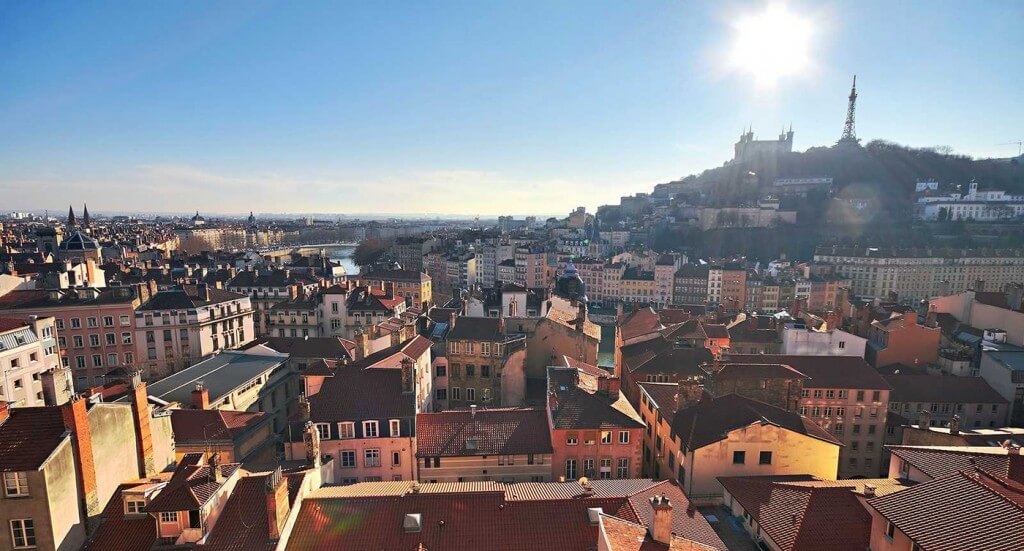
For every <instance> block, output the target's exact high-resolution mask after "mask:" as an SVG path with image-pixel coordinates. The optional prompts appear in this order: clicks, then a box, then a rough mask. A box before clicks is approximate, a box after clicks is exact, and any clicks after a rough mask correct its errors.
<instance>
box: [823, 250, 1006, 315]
mask: <svg viewBox="0 0 1024 551" xmlns="http://www.w3.org/2000/svg"><path fill="white" fill-rule="evenodd" d="M814 262H815V263H817V264H828V265H831V266H832V267H833V269H834V272H835V274H836V275H838V276H840V277H842V278H844V279H847V280H849V281H850V291H851V294H853V295H857V296H867V297H887V296H889V295H890V293H896V294H897V295H898V296H899V297H900V298H901V299H909V300H915V301H916V300H923V299H928V298H930V297H934V296H945V295H951V294H956V293H962V292H965V291H967V290H968V289H975V290H977V291H982V290H984V288H981V289H979V288H978V285H977V284H978V282H983V287H988V288H990V289H999V288H1001V287H1002V286H1003V285H1006V284H1008V283H1015V282H1020V281H1024V251H1022V250H1018V249H939V248H932V249H923V248H922V249H910V248H898V247H867V248H864V247H840V246H824V247H818V248H817V249H815V251H814Z"/></svg>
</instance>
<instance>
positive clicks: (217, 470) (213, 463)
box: [207, 453, 224, 484]
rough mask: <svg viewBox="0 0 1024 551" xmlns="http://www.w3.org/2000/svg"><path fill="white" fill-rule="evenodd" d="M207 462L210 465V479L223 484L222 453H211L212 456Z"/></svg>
mask: <svg viewBox="0 0 1024 551" xmlns="http://www.w3.org/2000/svg"><path fill="white" fill-rule="evenodd" d="M207 464H209V466H210V480H212V481H213V482H216V483H218V484H221V483H223V482H224V471H223V470H222V469H221V464H220V454H219V453H213V454H210V458H209V459H207Z"/></svg>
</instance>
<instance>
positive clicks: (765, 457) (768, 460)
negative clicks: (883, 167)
mask: <svg viewBox="0 0 1024 551" xmlns="http://www.w3.org/2000/svg"><path fill="white" fill-rule="evenodd" d="M757 464H758V465H771V464H772V452H761V453H760V455H759V456H758V458H757Z"/></svg>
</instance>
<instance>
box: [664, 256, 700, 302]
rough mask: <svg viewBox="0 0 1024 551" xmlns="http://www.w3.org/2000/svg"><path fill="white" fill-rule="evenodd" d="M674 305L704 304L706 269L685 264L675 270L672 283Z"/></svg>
mask: <svg viewBox="0 0 1024 551" xmlns="http://www.w3.org/2000/svg"><path fill="white" fill-rule="evenodd" d="M673 286H674V289H673V291H672V302H673V303H674V304H704V303H706V302H707V301H708V290H709V286H708V267H707V266H700V265H697V264H685V265H683V266H682V267H680V268H679V269H678V270H676V273H675V276H674V282H673Z"/></svg>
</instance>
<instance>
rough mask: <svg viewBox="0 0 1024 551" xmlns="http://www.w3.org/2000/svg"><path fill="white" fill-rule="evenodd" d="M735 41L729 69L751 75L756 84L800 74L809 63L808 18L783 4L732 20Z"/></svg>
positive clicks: (771, 84)
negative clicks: (733, 22)
mask: <svg viewBox="0 0 1024 551" xmlns="http://www.w3.org/2000/svg"><path fill="white" fill-rule="evenodd" d="M734 28H735V30H736V42H735V44H733V48H732V52H731V54H730V56H729V63H730V65H731V66H732V68H733V69H735V70H739V71H742V72H746V73H749V74H750V75H752V76H753V77H754V79H755V81H756V82H757V84H758V85H760V86H774V85H775V84H777V83H778V81H779V79H781V78H783V77H787V76H791V75H796V74H800V73H801V72H803V71H804V70H805V69H806V68H807V67H808V65H809V64H810V47H811V35H812V34H813V28H812V25H811V21H810V19H808V18H806V17H801V16H800V15H797V14H794V13H792V12H790V11H789V10H788V9H787V7H786V6H785V5H783V4H773V5H770V6H768V7H767V8H766V9H765V10H764V11H763V12H761V13H758V14H751V15H747V16H743V17H741V18H740V19H739V20H737V21H736V23H735V24H734Z"/></svg>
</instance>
